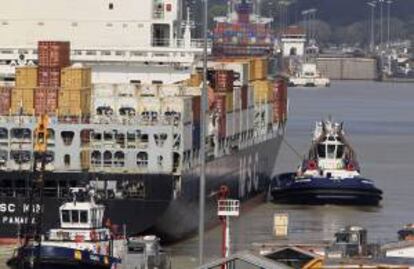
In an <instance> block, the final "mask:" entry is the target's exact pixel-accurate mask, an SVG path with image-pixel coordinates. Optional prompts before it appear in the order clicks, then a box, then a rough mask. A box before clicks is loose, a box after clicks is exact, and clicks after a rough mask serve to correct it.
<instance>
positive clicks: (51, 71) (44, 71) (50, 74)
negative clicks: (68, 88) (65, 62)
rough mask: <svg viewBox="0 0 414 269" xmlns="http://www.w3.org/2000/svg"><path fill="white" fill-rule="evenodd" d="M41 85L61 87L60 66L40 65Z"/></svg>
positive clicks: (38, 76)
mask: <svg viewBox="0 0 414 269" xmlns="http://www.w3.org/2000/svg"><path fill="white" fill-rule="evenodd" d="M37 83H38V86H39V87H59V86H60V68H59V67H39V68H38V74H37Z"/></svg>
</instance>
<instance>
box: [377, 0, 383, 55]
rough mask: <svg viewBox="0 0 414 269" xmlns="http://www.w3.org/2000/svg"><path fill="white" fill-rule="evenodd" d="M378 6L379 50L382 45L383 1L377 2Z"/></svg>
mask: <svg viewBox="0 0 414 269" xmlns="http://www.w3.org/2000/svg"><path fill="white" fill-rule="evenodd" d="M378 2H379V5H380V48H381V49H382V43H383V14H384V13H383V4H384V0H378Z"/></svg>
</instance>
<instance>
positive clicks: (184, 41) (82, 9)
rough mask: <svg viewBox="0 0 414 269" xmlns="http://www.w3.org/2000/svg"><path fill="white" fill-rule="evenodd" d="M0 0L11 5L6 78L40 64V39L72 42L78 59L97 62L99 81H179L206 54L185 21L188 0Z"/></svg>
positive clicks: (3, 25) (3, 43)
mask: <svg viewBox="0 0 414 269" xmlns="http://www.w3.org/2000/svg"><path fill="white" fill-rule="evenodd" d="M0 3H2V6H3V7H7V8H3V9H1V10H0V18H1V19H0V35H1V36H2V38H1V40H0V62H1V63H2V65H1V66H0V73H2V74H3V76H4V75H6V76H7V75H8V74H10V75H11V74H13V73H14V66H15V65H24V64H30V63H31V62H35V61H36V60H37V42H38V41H39V40H62V41H70V42H71V49H72V55H71V58H72V61H73V62H81V63H84V64H87V65H89V66H92V67H93V70H94V74H93V81H94V82H96V83H109V82H113V83H127V82H131V81H133V82H143V83H152V82H154V81H157V82H163V83H173V82H176V81H179V80H182V79H185V78H187V77H188V74H189V73H190V72H191V68H192V66H193V63H194V61H195V59H196V58H197V56H198V55H201V53H202V42H201V41H200V40H194V39H192V38H191V29H190V25H189V20H187V21H183V20H182V18H183V14H181V13H182V10H183V9H182V8H181V5H182V0H123V1H119V0H88V1H85V0H36V1H27V0H13V1H6V0H0ZM186 17H187V18H188V17H189V14H186ZM186 22H187V23H186Z"/></svg>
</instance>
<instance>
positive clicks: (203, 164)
mask: <svg viewBox="0 0 414 269" xmlns="http://www.w3.org/2000/svg"><path fill="white" fill-rule="evenodd" d="M207 31H208V0H204V51H203V90H202V92H201V113H200V114H201V119H200V123H201V126H200V162H201V167H200V193H199V199H200V201H199V206H200V209H199V210H200V212H199V226H198V237H199V246H198V248H199V253H198V261H199V264H200V265H202V264H203V261H204V210H205V198H206V197H205V196H206V190H205V189H206V141H205V138H206V121H207V119H206V110H207V90H208V89H207V46H208V44H207V42H208V40H207V38H208V35H207Z"/></svg>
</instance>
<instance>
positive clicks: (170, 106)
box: [161, 96, 193, 123]
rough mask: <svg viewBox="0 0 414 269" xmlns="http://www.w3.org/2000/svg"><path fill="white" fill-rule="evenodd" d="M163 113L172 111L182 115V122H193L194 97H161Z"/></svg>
mask: <svg viewBox="0 0 414 269" xmlns="http://www.w3.org/2000/svg"><path fill="white" fill-rule="evenodd" d="M161 100H162V101H161V102H162V105H161V113H162V115H166V114H167V115H168V114H169V113H171V112H175V113H178V114H179V115H181V122H183V123H192V122H193V106H192V104H193V98H192V97H187V96H177V97H166V98H163V99H161Z"/></svg>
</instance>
